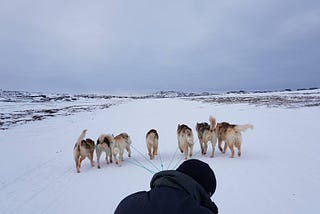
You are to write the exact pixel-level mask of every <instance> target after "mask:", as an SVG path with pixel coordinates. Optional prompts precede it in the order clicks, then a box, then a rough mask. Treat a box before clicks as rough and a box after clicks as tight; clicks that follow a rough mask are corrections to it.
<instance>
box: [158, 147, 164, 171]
mask: <svg viewBox="0 0 320 214" xmlns="http://www.w3.org/2000/svg"><path fill="white" fill-rule="evenodd" d="M158 152H159V158H160V164H161V170H163V163H162V158H161V154H160V150H159V149H158Z"/></svg>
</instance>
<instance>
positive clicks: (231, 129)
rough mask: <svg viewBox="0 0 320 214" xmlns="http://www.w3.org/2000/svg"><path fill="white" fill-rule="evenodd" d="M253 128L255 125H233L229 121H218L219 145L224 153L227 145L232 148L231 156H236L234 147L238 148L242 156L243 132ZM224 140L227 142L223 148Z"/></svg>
mask: <svg viewBox="0 0 320 214" xmlns="http://www.w3.org/2000/svg"><path fill="white" fill-rule="evenodd" d="M249 128H250V129H253V125H251V124H245V125H233V124H230V123H227V122H221V123H217V125H216V134H217V137H218V147H219V149H220V151H221V152H222V153H225V152H226V150H227V147H229V149H230V150H231V156H230V157H231V158H233V157H234V147H236V148H237V149H238V156H239V157H240V156H241V143H242V136H241V132H243V131H245V130H247V129H249ZM222 141H224V142H225V144H224V148H223V149H222V146H221V144H222Z"/></svg>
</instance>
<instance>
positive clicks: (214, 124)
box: [209, 116, 217, 131]
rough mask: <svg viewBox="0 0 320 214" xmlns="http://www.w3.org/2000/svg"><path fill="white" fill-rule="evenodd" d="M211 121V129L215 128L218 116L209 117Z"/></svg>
mask: <svg viewBox="0 0 320 214" xmlns="http://www.w3.org/2000/svg"><path fill="white" fill-rule="evenodd" d="M209 121H210V130H211V131H212V130H214V128H215V127H216V123H217V122H216V118H214V117H212V116H210V117H209Z"/></svg>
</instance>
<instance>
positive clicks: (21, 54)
mask: <svg viewBox="0 0 320 214" xmlns="http://www.w3.org/2000/svg"><path fill="white" fill-rule="evenodd" d="M0 26H1V29H0V88H2V89H4V90H26V91H46V92H114V91H123V92H126V91H127V92H132V91H159V90H178V91H194V92H199V91H228V90H270V89H284V88H292V89H295V88H296V89H297V88H309V87H319V86H320V60H319V58H320V1H318V0H281V1H279V0H242V1H239V0H224V1H221V0H220V1H217V0H193V1H191V0H183V1H182V0H161V1H155V0H135V1H132V0H92V1H88V0H55V1H47V0H2V1H1V2H0Z"/></svg>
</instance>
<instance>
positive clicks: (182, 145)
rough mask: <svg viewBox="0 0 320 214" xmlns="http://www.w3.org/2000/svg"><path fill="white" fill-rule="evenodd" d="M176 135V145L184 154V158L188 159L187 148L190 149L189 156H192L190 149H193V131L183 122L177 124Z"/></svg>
mask: <svg viewBox="0 0 320 214" xmlns="http://www.w3.org/2000/svg"><path fill="white" fill-rule="evenodd" d="M177 137H178V146H179V149H180V151H181V153H183V154H184V159H185V160H186V159H188V150H189V149H190V153H189V156H190V157H191V156H192V150H193V144H194V141H193V133H192V129H191V128H189V127H188V126H187V125H185V124H182V125H180V124H178V128H177Z"/></svg>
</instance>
